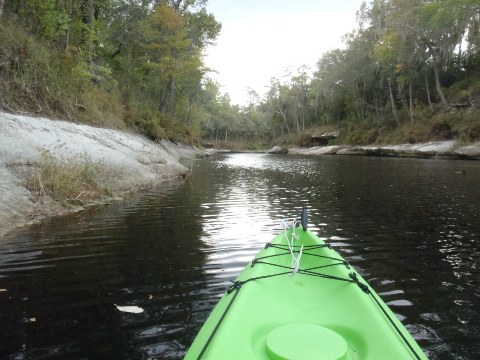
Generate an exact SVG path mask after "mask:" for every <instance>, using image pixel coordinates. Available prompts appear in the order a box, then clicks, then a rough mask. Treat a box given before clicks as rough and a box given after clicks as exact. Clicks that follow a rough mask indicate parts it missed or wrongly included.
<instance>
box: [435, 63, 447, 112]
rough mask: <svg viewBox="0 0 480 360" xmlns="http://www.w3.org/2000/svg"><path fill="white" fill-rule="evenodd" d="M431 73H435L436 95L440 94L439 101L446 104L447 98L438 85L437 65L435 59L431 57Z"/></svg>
mask: <svg viewBox="0 0 480 360" xmlns="http://www.w3.org/2000/svg"><path fill="white" fill-rule="evenodd" d="M433 74H434V75H435V89H436V90H437V93H438V96H440V101H441V102H442V105H445V106H446V105H447V100H446V99H445V95H444V94H443V91H442V87H441V86H440V76H439V74H438V67H437V62H436V59H433Z"/></svg>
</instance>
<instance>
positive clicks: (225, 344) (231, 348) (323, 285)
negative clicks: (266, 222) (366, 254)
mask: <svg viewBox="0 0 480 360" xmlns="http://www.w3.org/2000/svg"><path fill="white" fill-rule="evenodd" d="M305 214H306V213H302V223H303V225H299V222H300V221H295V222H294V223H293V224H292V225H291V226H289V227H288V228H286V229H285V231H284V232H283V233H281V234H279V235H278V236H276V237H275V238H274V239H273V240H272V241H271V242H270V243H268V244H267V245H266V246H265V249H263V250H261V251H260V252H259V253H258V254H257V256H256V257H255V258H254V259H253V260H252V262H251V263H250V264H249V265H247V267H246V268H245V269H244V270H243V271H242V273H241V274H240V275H239V276H238V278H237V279H236V281H235V282H234V283H233V284H232V286H231V287H230V288H229V289H228V291H227V292H226V294H225V295H224V296H223V298H222V299H221V300H220V302H219V303H218V304H217V306H216V307H215V309H214V310H213V312H212V313H211V315H210V316H209V318H208V319H207V321H206V322H205V324H204V325H203V327H202V329H201V330H200V332H199V334H198V335H197V337H196V339H195V341H194V342H193V344H192V346H191V347H190V349H189V351H188V353H187V354H186V357H185V359H186V360H190V359H210V360H211V359H265V360H279V359H291V360H293V359H296V360H309V359H316V360H319V359H322V360H327V359H328V360H333V359H335V360H337V359H341V360H357V359H359V360H360V359H361V360H363V359H376V360H377V359H385V360H387V359H388V360H390V359H402V360H403V359H427V357H426V356H425V354H424V353H423V351H422V350H421V348H420V347H419V346H418V344H417V343H416V342H415V340H414V339H413V338H412V336H411V335H410V334H409V333H408V331H407V330H406V329H405V327H404V326H403V325H402V323H401V322H400V321H399V320H398V319H397V317H396V316H395V315H394V314H393V312H392V311H391V310H390V309H389V308H388V306H387V305H386V304H385V303H384V302H383V301H382V299H381V298H380V297H379V296H378V295H377V294H376V293H375V291H374V290H373V289H372V288H371V287H370V286H369V285H368V284H367V282H366V281H365V280H364V279H363V278H362V277H361V276H360V275H359V274H358V273H357V272H356V271H355V270H354V269H353V268H352V267H351V266H350V265H349V264H348V263H347V262H346V261H345V260H344V259H343V258H342V257H341V256H340V255H339V254H338V253H337V252H335V251H334V250H333V249H332V248H331V247H330V246H329V245H328V244H326V243H325V242H324V241H323V240H321V239H320V238H318V237H317V236H316V235H314V234H313V233H312V232H310V231H308V230H307V229H306V227H307V225H306V215H305Z"/></svg>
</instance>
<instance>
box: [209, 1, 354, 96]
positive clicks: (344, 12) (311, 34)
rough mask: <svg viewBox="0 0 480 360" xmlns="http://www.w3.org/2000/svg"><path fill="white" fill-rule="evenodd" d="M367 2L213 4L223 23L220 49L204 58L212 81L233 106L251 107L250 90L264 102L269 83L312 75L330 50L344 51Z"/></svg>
mask: <svg viewBox="0 0 480 360" xmlns="http://www.w3.org/2000/svg"><path fill="white" fill-rule="evenodd" d="M361 3H362V0H209V1H208V5H207V10H208V12H210V13H212V14H213V15H214V16H215V18H216V19H217V21H219V22H221V23H222V31H221V33H220V35H219V36H218V38H217V41H216V45H215V46H210V47H209V48H207V49H206V52H205V63H206V65H207V66H208V67H209V68H212V69H214V70H215V71H216V73H215V72H213V73H210V74H209V76H210V77H211V78H213V79H215V80H216V81H217V82H218V83H219V84H220V85H221V89H220V90H221V92H222V93H228V94H229V95H230V97H231V101H232V103H233V104H238V105H246V104H247V103H248V99H249V96H248V89H249V88H251V89H253V90H255V91H256V92H257V93H258V94H259V95H260V96H263V95H264V94H265V93H266V91H267V90H268V87H269V84H270V79H271V78H272V77H276V78H278V79H280V80H281V79H282V77H283V76H285V74H287V73H288V71H290V72H291V71H293V72H294V73H295V71H296V69H298V68H299V67H301V66H302V65H307V66H308V67H309V68H310V69H311V71H312V72H313V71H314V70H315V67H316V63H317V61H318V60H319V59H320V58H321V57H322V54H323V53H324V52H326V51H328V50H332V49H335V48H339V47H343V43H342V40H341V39H342V36H343V35H345V34H346V33H347V32H350V31H352V30H353V28H354V26H355V13H356V11H357V10H358V9H359V8H360V5H361Z"/></svg>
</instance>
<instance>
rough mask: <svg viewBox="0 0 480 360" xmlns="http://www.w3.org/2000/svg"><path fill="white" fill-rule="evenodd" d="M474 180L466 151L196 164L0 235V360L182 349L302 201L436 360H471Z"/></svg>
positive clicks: (144, 355) (475, 169)
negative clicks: (93, 205)
mask: <svg viewBox="0 0 480 360" xmlns="http://www.w3.org/2000/svg"><path fill="white" fill-rule="evenodd" d="M479 175H480V166H479V164H478V163H476V162H462V161H437V160H436V161H424V160H411V159H379V158H366V157H363V158H362V157H360V158H359V157H352V158H350V157H321V158H305V157H291V156H289V157H285V156H270V155H260V154H259V155H252V154H234V155H222V156H218V157H213V158H211V159H210V160H201V161H198V162H196V163H195V164H194V165H193V167H192V176H191V177H190V178H189V179H187V180H186V181H185V182H172V183H170V184H168V185H167V186H162V187H160V188H158V189H152V190H150V191H148V192H146V193H142V194H138V195H135V196H132V197H131V198H130V199H128V200H127V201H125V203H123V204H115V205H112V206H109V207H106V208H103V209H98V210H94V211H90V212H88V213H82V214H76V215H73V216H69V217H64V218H58V219H54V220H52V221H49V222H45V223H43V224H40V225H37V226H34V227H32V228H29V229H25V230H23V231H20V232H18V233H16V234H12V235H11V236H9V237H8V238H6V239H5V240H3V241H2V243H1V244H0V358H2V359H3V358H6V359H27V358H29V359H30V358H32V359H35V358H42V359H43V358H52V359H53V358H95V359H112V358H115V359H181V358H182V357H183V355H184V353H185V351H186V350H187V348H188V346H189V345H190V343H191V341H192V340H193V338H194V337H195V335H196V333H197V331H198V330H199V328H200V326H201V325H202V324H203V322H204V321H205V319H206V317H207V316H208V314H209V312H210V311H211V309H212V308H213V306H214V305H215V303H216V302H217V301H218V298H219V297H220V296H221V294H222V293H223V292H224V291H225V289H226V287H227V286H228V285H229V282H230V281H231V280H233V279H234V278H235V277H236V276H237V275H238V273H239V272H240V271H241V269H243V267H244V266H245V265H246V264H247V263H248V261H249V260H250V259H251V258H252V257H253V255H254V254H255V253H256V252H257V251H258V250H259V249H260V248H261V247H262V246H263V245H264V243H265V242H267V241H269V240H270V239H271V238H272V237H273V236H274V235H276V234H277V233H278V232H279V231H280V230H281V226H280V221H281V220H283V219H285V218H289V219H290V218H292V217H294V216H298V214H299V210H300V209H301V208H302V207H303V205H307V206H308V207H309V209H310V224H311V229H312V230H313V231H314V232H316V233H317V234H319V235H320V236H321V237H324V238H326V239H327V240H328V241H329V242H330V243H331V244H332V246H333V247H334V248H336V249H337V250H338V251H339V252H340V253H341V254H342V255H343V256H344V257H346V258H347V260H348V261H349V262H351V263H352V264H353V265H354V266H355V267H356V268H357V269H359V270H360V271H361V273H362V275H364V276H365V277H366V278H367V279H368V280H369V281H370V283H371V284H372V286H373V287H374V288H375V289H376V290H377V291H378V292H379V293H380V295H381V296H382V297H383V298H384V300H385V301H386V302H387V303H388V304H389V305H390V306H391V308H392V309H393V311H394V312H395V313H396V315H397V316H398V317H399V318H400V319H401V320H402V321H403V322H404V323H405V324H406V326H407V328H408V329H409V331H410V332H411V333H412V334H413V335H414V337H415V338H416V339H417V340H418V341H419V342H420V344H421V346H422V347H423V348H424V349H425V350H426V352H427V355H428V356H429V357H430V358H431V359H447V358H448V359H451V358H458V359H475V358H476V357H477V355H478V354H479V353H480V341H479V340H478V339H479V337H480V313H479V310H478V309H479V308H480V300H479V298H480V292H479V290H478V289H480V287H479V280H480V272H479V269H478V264H479V261H480V245H479V238H480V225H479V224H480V222H479V221H478V210H477V208H478V203H479V201H480V191H479V189H478V178H479V177H480V176H479ZM3 290H4V291H3ZM114 303H116V304H121V305H137V306H140V307H142V308H143V309H145V311H144V313H142V314H140V315H136V314H127V313H120V312H119V311H117V310H116V309H115V307H114V306H113V304H114Z"/></svg>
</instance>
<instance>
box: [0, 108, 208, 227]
mask: <svg viewBox="0 0 480 360" xmlns="http://www.w3.org/2000/svg"><path fill="white" fill-rule="evenodd" d="M45 153H48V154H49V155H51V156H52V157H54V158H56V159H60V160H62V161H65V162H70V161H76V160H78V161H82V160H83V161H84V160H85V159H88V161H90V162H91V163H93V164H96V165H97V166H100V167H101V168H102V174H103V176H104V178H103V179H102V181H103V182H104V183H105V186H108V189H109V192H111V193H112V194H113V196H115V195H118V194H120V193H124V192H125V191H129V190H132V189H139V188H143V187H148V186H152V185H154V184H156V183H158V182H161V181H164V180H168V179H172V178H176V177H179V176H180V175H181V174H185V172H186V171H187V168H186V167H185V166H184V165H182V164H181V163H180V160H181V159H183V158H194V157H195V156H197V155H202V154H203V153H202V152H201V151H200V150H198V149H196V148H193V147H188V146H183V145H176V144H174V143H172V142H169V141H161V142H160V143H154V142H152V141H150V140H148V139H146V138H144V137H142V136H140V135H137V134H132V133H127V132H123V131H118V130H112V129H101V128H95V127H91V126H88V125H80V124H74V123H71V122H66V121H53V120H49V119H45V118H33V117H28V116H20V115H12V114H8V113H3V112H0V236H2V235H4V234H5V233H6V232H7V231H9V230H10V229H12V228H14V227H16V226H18V225H21V224H25V223H27V222H30V221H32V220H36V219H38V218H39V217H43V216H49V215H54V214H58V213H60V212H62V211H65V209H64V208H63V207H62V206H60V205H59V204H56V203H55V202H53V201H52V200H51V199H49V198H45V197H44V198H42V200H41V201H38V199H37V200H34V196H32V193H31V192H30V190H29V189H28V187H27V186H26V184H27V182H28V179H29V177H31V174H32V169H34V168H35V166H37V165H38V163H39V162H40V161H41V159H42V156H43V155H44V154H45ZM42 154H43V155H42Z"/></svg>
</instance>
